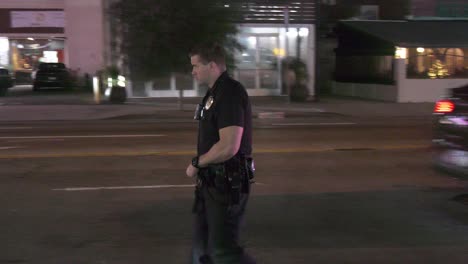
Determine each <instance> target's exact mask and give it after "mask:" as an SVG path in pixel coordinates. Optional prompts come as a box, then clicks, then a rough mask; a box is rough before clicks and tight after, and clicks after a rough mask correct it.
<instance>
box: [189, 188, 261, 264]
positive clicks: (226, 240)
mask: <svg viewBox="0 0 468 264" xmlns="http://www.w3.org/2000/svg"><path fill="white" fill-rule="evenodd" d="M197 192H198V194H197ZM196 196H197V197H196V201H195V205H194V206H195V207H194V214H195V217H194V241H193V248H192V260H191V263H192V264H244V263H245V264H251V263H252V264H254V263H256V262H255V260H253V259H252V258H251V257H250V256H248V255H247V254H246V253H245V252H244V250H243V248H242V247H241V246H240V245H239V232H240V228H241V225H242V222H243V217H244V213H245V208H246V205H247V201H248V197H249V194H248V193H241V196H240V199H239V203H238V204H235V205H232V204H230V203H229V195H228V194H226V193H222V192H220V191H218V190H217V189H216V188H214V187H208V186H206V185H204V186H203V185H202V186H201V187H197V191H196Z"/></svg>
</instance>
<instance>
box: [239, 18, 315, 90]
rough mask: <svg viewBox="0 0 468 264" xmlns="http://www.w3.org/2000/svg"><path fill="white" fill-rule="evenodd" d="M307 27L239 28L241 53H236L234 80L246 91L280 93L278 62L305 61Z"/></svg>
mask: <svg viewBox="0 0 468 264" xmlns="http://www.w3.org/2000/svg"><path fill="white" fill-rule="evenodd" d="M308 35H309V28H307V27H303V26H294V25H291V27H290V28H289V30H286V28H284V27H261V26H241V27H240V34H239V35H238V41H239V42H240V43H241V44H242V45H243V47H244V50H243V51H242V52H239V53H238V54H236V57H235V59H236V69H235V71H234V77H235V78H236V79H238V80H239V81H240V82H241V83H243V84H244V85H245V86H246V88H247V89H254V90H259V89H264V90H269V91H271V92H270V94H279V93H280V90H281V74H280V71H281V69H280V63H281V61H282V60H283V59H284V58H285V57H299V58H301V59H302V60H303V61H306V59H307V56H308V54H307V45H308Z"/></svg>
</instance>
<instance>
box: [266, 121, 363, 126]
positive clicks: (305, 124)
mask: <svg viewBox="0 0 468 264" xmlns="http://www.w3.org/2000/svg"><path fill="white" fill-rule="evenodd" d="M271 125H272V126H350V125H356V123H346V122H342V123H276V124H271Z"/></svg>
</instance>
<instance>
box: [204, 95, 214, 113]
mask: <svg viewBox="0 0 468 264" xmlns="http://www.w3.org/2000/svg"><path fill="white" fill-rule="evenodd" d="M213 103H214V97H213V96H210V97H208V100H206V103H205V110H209V109H210V108H211V106H212V105H213Z"/></svg>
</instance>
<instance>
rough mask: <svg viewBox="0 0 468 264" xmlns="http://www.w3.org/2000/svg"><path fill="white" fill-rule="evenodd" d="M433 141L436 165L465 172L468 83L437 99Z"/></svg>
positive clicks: (467, 165)
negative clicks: (447, 95)
mask: <svg viewBox="0 0 468 264" xmlns="http://www.w3.org/2000/svg"><path fill="white" fill-rule="evenodd" d="M432 144H433V151H434V152H433V153H434V163H435V165H436V167H437V168H439V169H443V170H445V171H448V172H452V173H454V174H456V175H459V176H462V177H463V178H465V177H466V176H468V85H466V86H463V87H459V88H453V89H451V95H450V96H449V97H448V98H446V99H442V100H439V101H438V102H436V104H435V108H434V135H433V140H432Z"/></svg>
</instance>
